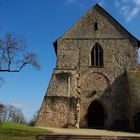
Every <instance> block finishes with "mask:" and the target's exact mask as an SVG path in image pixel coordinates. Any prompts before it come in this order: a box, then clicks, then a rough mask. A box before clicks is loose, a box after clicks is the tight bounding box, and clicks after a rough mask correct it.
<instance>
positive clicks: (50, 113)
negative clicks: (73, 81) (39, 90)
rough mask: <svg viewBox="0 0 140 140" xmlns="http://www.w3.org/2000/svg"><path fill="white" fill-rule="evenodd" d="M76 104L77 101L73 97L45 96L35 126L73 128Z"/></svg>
mask: <svg viewBox="0 0 140 140" xmlns="http://www.w3.org/2000/svg"><path fill="white" fill-rule="evenodd" d="M76 104H77V99H75V98H74V97H71V98H67V97H57V96H49V97H47V96H46V98H44V102H43V105H42V109H41V111H40V112H39V116H38V119H37V122H36V125H37V126H46V127H59V128H60V127H62V128H68V127H75V124H76V117H77V116H76V115H77V114H76Z"/></svg>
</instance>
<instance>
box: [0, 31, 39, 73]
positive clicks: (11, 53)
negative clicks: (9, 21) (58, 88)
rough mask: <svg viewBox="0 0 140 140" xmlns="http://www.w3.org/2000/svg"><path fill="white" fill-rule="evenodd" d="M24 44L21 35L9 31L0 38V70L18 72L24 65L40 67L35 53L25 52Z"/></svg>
mask: <svg viewBox="0 0 140 140" xmlns="http://www.w3.org/2000/svg"><path fill="white" fill-rule="evenodd" d="M25 46H26V45H25V39H24V38H23V37H21V36H18V37H17V36H14V35H12V34H9V33H8V34H6V37H5V39H3V40H0V72H20V71H21V70H22V69H23V68H24V67H25V66H26V65H32V66H33V67H34V68H36V69H39V68H40V65H39V64H38V62H37V58H38V57H37V55H36V54H34V53H28V52H26V47H25Z"/></svg>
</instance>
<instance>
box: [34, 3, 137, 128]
mask: <svg viewBox="0 0 140 140" xmlns="http://www.w3.org/2000/svg"><path fill="white" fill-rule="evenodd" d="M139 46H140V41H139V40H138V39H136V38H135V37H134V36H133V35H132V34H130V33H129V32H128V31H127V30H126V29H125V28H124V27H123V26H122V25H120V24H119V23H118V22H117V21H116V20H115V19H114V18H113V17H112V16H111V15H110V14H109V13H107V12H106V11H105V10H104V9H103V8H102V7H100V6H99V5H98V4H97V5H95V6H94V7H93V8H91V9H90V10H89V11H88V12H87V13H86V14H85V15H84V16H82V17H81V18H80V19H79V21H78V22H77V23H76V24H74V26H73V27H71V28H70V29H69V30H68V31H67V32H66V33H65V34H64V35H63V36H61V37H60V38H59V39H58V40H57V41H55V42H54V49H55V53H56V56H57V64H56V68H55V69H54V71H53V74H52V78H51V81H50V84H49V86H48V90H47V92H46V95H45V97H44V100H43V103H42V106H41V108H40V111H39V114H38V118H37V121H36V126H43V127H59V128H62V127H63V128H68V127H73V128H104V129H119V130H139V129H140V128H139V127H140V70H139V65H138V48H139Z"/></svg>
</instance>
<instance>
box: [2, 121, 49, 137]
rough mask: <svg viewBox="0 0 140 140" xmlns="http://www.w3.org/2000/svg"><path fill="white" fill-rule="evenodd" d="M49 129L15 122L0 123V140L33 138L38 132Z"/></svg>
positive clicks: (41, 132) (42, 132) (44, 132)
mask: <svg viewBox="0 0 140 140" xmlns="http://www.w3.org/2000/svg"><path fill="white" fill-rule="evenodd" d="M46 133H51V132H50V131H47V130H44V129H39V128H34V127H31V126H27V125H23V124H15V123H11V122H8V123H0V140H35V137H36V136H37V135H40V134H46Z"/></svg>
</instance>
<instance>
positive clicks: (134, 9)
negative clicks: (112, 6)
mask: <svg viewBox="0 0 140 140" xmlns="http://www.w3.org/2000/svg"><path fill="white" fill-rule="evenodd" d="M139 11H140V7H134V8H133V9H132V11H130V13H129V15H128V16H127V19H126V21H127V22H129V21H131V20H132V19H133V18H134V17H136V16H137V14H138V13H139Z"/></svg>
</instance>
